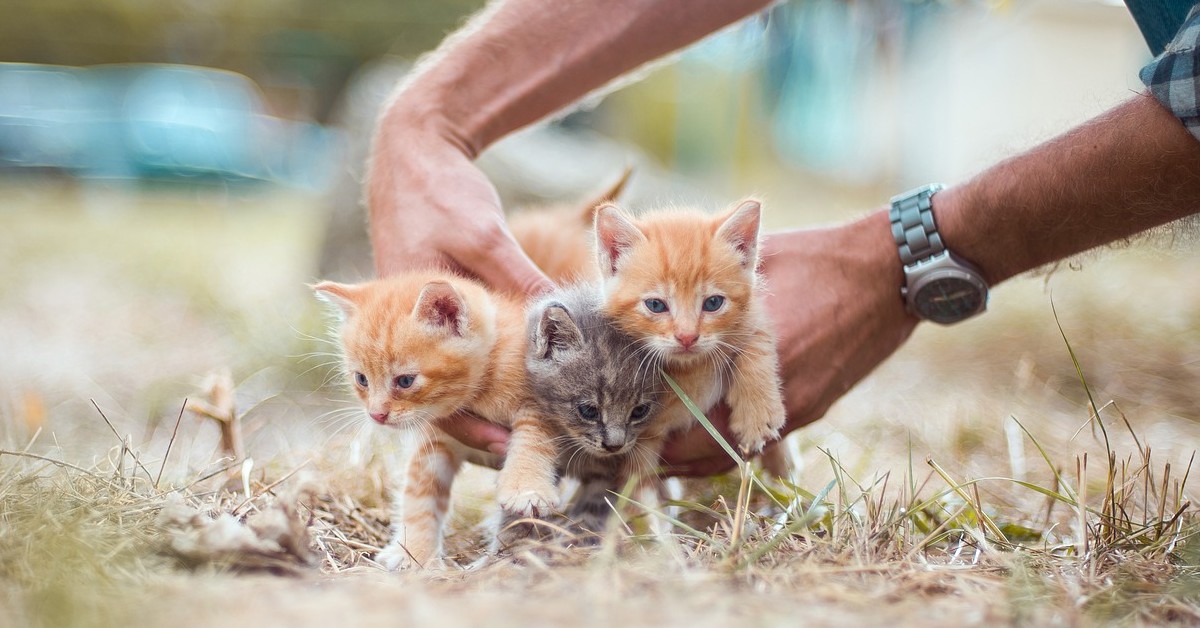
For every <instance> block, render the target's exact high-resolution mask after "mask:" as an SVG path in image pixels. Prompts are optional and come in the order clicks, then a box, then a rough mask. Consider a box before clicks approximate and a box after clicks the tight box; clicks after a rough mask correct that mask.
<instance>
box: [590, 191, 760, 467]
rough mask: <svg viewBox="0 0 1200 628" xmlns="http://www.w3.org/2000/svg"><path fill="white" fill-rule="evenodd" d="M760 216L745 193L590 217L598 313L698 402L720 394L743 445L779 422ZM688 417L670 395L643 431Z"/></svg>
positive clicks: (708, 403)
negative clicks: (713, 210)
mask: <svg viewBox="0 0 1200 628" xmlns="http://www.w3.org/2000/svg"><path fill="white" fill-rule="evenodd" d="M760 218H761V205H760V203H759V202H758V201H755V200H746V201H743V202H741V203H740V204H738V205H737V206H736V207H734V208H733V209H731V210H729V211H727V212H724V213H721V214H719V215H716V216H709V215H707V214H704V213H701V212H698V211H694V210H687V209H681V210H674V211H659V212H655V213H651V214H646V215H643V216H641V217H639V218H637V219H634V218H631V217H629V216H628V215H626V214H625V213H624V212H622V211H621V210H620V209H618V208H617V207H616V206H615V205H612V204H607V205H602V206H601V207H599V208H598V209H597V213H596V221H595V233H596V255H597V261H598V263H599V266H600V271H601V274H602V276H603V278H604V290H605V312H606V314H608V315H609V316H610V317H612V319H613V320H614V321H615V322H616V323H617V325H618V326H620V327H621V328H622V329H623V330H624V331H626V332H627V333H629V334H631V335H633V336H635V337H638V338H641V339H643V342H645V343H646V346H647V347H649V348H650V349H651V350H652V351H654V353H655V355H657V356H658V359H659V361H660V364H661V366H662V367H663V368H664V370H665V371H666V372H667V373H668V374H669V375H671V376H672V377H673V378H674V379H675V380H676V381H677V382H678V383H679V385H680V387H681V388H682V389H683V390H684V392H686V393H687V394H688V396H689V397H691V399H692V400H693V401H695V402H696V404H697V405H698V406H699V407H700V408H701V409H702V410H704V411H705V412H707V411H708V410H710V409H712V407H713V406H715V405H716V404H717V403H718V402H719V401H722V400H724V401H726V402H727V403H728V404H729V406H730V411H731V414H730V428H731V430H732V432H733V434H734V436H736V437H737V439H738V441H739V444H740V445H741V446H742V448H743V449H744V450H745V451H747V452H758V451H759V450H761V449H762V447H763V446H764V444H766V443H767V442H768V441H772V440H775V439H776V438H778V430H779V428H780V427H782V426H783V422H784V407H783V399H782V395H781V393H780V381H779V374H778V371H779V369H778V357H777V355H776V351H775V340H774V336H773V335H772V333H771V330H770V325H769V321H768V319H767V315H766V311H765V308H764V305H763V303H762V290H761V288H760V284H761V278H760V276H759V273H758V238H759V223H760ZM691 423H692V417H691V414H690V412H688V410H687V408H686V407H684V406H683V403H682V402H681V401H679V400H678V399H674V400H673V401H672V402H671V403H670V405H669V406H668V407H667V408H666V409H665V410H664V411H663V412H662V413H661V414H660V415H659V418H658V419H657V421H656V425H655V427H656V428H657V429H656V430H655V432H654V433H647V434H646V435H645V436H644V438H647V439H650V440H651V441H655V442H661V441H662V439H663V438H665V436H666V435H667V434H669V433H670V432H672V431H675V430H678V429H683V428H684V427H687V426H688V425H690V424H691Z"/></svg>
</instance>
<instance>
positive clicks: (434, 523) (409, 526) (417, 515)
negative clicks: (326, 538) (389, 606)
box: [375, 440, 462, 571]
mask: <svg viewBox="0 0 1200 628" xmlns="http://www.w3.org/2000/svg"><path fill="white" fill-rule="evenodd" d="M461 464H462V462H461V461H460V460H459V459H458V456H457V455H455V453H454V451H453V450H452V449H451V448H450V447H449V446H447V445H446V444H445V443H442V442H441V441H438V440H430V441H425V442H423V443H421V444H420V445H418V446H417V449H416V451H415V452H413V454H412V458H411V459H410V460H409V462H408V467H407V469H406V471H405V474H404V479H403V481H402V483H401V486H400V487H399V490H398V492H397V493H398V494H396V495H394V496H393V498H392V502H393V514H392V540H391V542H389V543H388V544H387V547H384V548H383V549H382V550H381V551H380V552H379V554H378V555H377V556H376V557H375V562H377V563H379V564H380V565H383V566H384V567H385V568H387V569H389V570H392V571H395V570H398V569H406V568H411V567H417V568H426V569H429V568H437V567H440V566H441V559H442V527H443V524H444V523H445V520H446V512H447V510H449V506H450V488H451V485H452V484H453V482H454V476H455V474H457V473H458V468H459V466H461Z"/></svg>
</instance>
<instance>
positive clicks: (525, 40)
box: [383, 0, 770, 156]
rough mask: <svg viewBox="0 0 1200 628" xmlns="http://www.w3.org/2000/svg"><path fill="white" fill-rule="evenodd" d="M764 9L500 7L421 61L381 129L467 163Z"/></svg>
mask: <svg viewBox="0 0 1200 628" xmlns="http://www.w3.org/2000/svg"><path fill="white" fill-rule="evenodd" d="M768 4H770V0H609V1H605V2H589V1H583V0H571V1H561V0H560V1H554V0H550V1H547V0H509V1H507V2H503V3H499V4H498V5H494V6H492V7H491V8H489V9H488V10H487V11H485V12H484V13H482V14H481V15H479V16H477V17H476V18H474V19H473V20H472V21H471V23H470V24H469V25H468V26H466V27H465V28H463V29H462V30H461V31H459V32H458V33H456V34H455V35H452V36H451V37H449V38H448V39H447V40H446V42H444V43H443V44H442V46H440V47H439V49H438V50H437V51H436V52H435V53H433V54H432V55H431V56H430V57H429V58H428V59H426V60H425V61H423V62H422V63H421V65H420V67H419V68H418V69H417V72H416V74H415V75H414V76H413V78H412V79H410V80H409V81H407V82H406V83H405V84H404V86H403V87H402V89H401V90H400V91H399V93H398V94H397V96H396V98H395V99H394V100H393V103H392V106H391V107H390V108H389V111H388V113H387V114H386V115H385V118H384V121H383V122H384V125H385V126H386V125H389V124H390V125H407V124H409V123H410V122H411V120H412V119H414V118H415V119H417V120H420V121H422V122H423V123H428V122H434V123H436V124H439V125H441V126H443V127H444V128H442V129H440V132H442V133H445V134H448V135H450V136H451V137H450V139H453V140H454V141H456V142H459V143H460V144H461V147H462V149H463V150H464V151H465V152H467V153H468V154H469V155H470V156H474V155H476V154H478V152H480V151H482V150H483V149H484V148H486V147H487V146H488V145H490V144H491V143H492V142H494V141H496V140H497V139H499V138H500V137H503V136H504V135H505V134H507V133H509V132H511V131H513V130H516V129H518V128H521V127H522V126H525V125H526V124H529V123H531V122H534V121H536V120H538V119H540V118H542V117H544V116H546V115H548V114H550V113H553V112H555V111H558V110H559V109H562V108H563V107H566V106H568V105H570V104H571V103H573V102H575V101H576V100H578V99H580V98H582V97H583V96H585V95H587V94H588V93H590V92H592V91H593V90H595V89H597V88H599V87H601V86H603V85H604V84H606V83H608V82H609V81H611V80H612V79H614V78H616V77H618V76H621V75H622V74H625V73H627V72H629V71H630V70H633V69H635V68H637V67H638V66H640V65H642V64H644V63H646V62H648V61H650V60H652V59H655V58H657V57H659V56H661V55H664V54H666V53H669V52H671V51H673V50H676V49H678V48H681V47H683V46H685V45H687V44H689V43H692V42H694V41H696V40H698V39H700V38H701V37H703V36H705V35H707V34H709V33H711V32H712V31H714V30H717V29H719V28H721V27H722V26H725V25H726V24H729V23H732V22H734V21H736V20H738V19H740V18H742V17H745V16H746V15H749V14H750V13H753V12H754V11H756V10H760V9H762V8H763V7H765V6H767V5H768Z"/></svg>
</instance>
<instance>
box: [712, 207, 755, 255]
mask: <svg viewBox="0 0 1200 628" xmlns="http://www.w3.org/2000/svg"><path fill="white" fill-rule="evenodd" d="M761 219H762V204H761V203H759V202H758V201H756V200H754V199H746V200H744V201H742V202H741V203H738V206H737V207H735V208H734V209H733V211H731V212H729V214H728V215H727V216H726V217H725V218H724V220H722V221H721V226H720V227H719V228H718V229H717V237H718V238H720V239H722V240H724V241H726V242H728V243H729V244H730V245H732V246H733V248H734V249H735V250H736V251H737V252H738V253H739V254H740V255H741V256H742V267H743V268H750V269H754V268H756V267H757V266H758V225H759V222H760V221H761Z"/></svg>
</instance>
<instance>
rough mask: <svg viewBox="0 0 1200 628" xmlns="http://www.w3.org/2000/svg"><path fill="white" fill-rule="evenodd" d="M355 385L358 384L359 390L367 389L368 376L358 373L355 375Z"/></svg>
mask: <svg viewBox="0 0 1200 628" xmlns="http://www.w3.org/2000/svg"><path fill="white" fill-rule="evenodd" d="M354 383H355V384H358V387H359V388H366V387H367V376H366V375H363V374H362V373H359V372H357V371H356V372H355V373H354Z"/></svg>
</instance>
